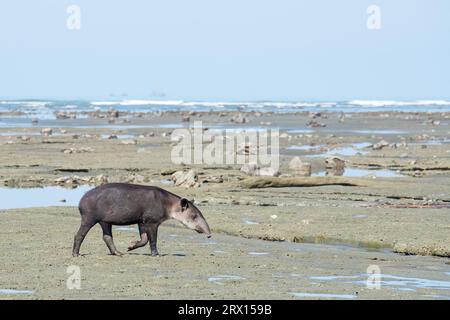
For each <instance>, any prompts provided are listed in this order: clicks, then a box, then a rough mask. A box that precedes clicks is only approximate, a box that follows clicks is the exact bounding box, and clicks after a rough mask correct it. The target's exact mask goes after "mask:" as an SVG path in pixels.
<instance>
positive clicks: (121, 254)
mask: <svg viewBox="0 0 450 320" xmlns="http://www.w3.org/2000/svg"><path fill="white" fill-rule="evenodd" d="M112 255H113V256H118V257H121V256H123V253H122V252H120V251H116V252H114V253H113V254H112Z"/></svg>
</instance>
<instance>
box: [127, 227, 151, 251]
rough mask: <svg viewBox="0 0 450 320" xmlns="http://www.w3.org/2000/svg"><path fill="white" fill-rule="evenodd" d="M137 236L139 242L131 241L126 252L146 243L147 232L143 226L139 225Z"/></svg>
mask: <svg viewBox="0 0 450 320" xmlns="http://www.w3.org/2000/svg"><path fill="white" fill-rule="evenodd" d="M138 226H139V234H140V235H141V240H137V241H133V242H132V243H131V245H130V246H129V247H128V251H131V250H134V249H137V248H140V247H143V246H145V245H146V244H147V242H148V237H147V232H146V231H145V228H144V226H143V225H142V224H141V223H139V225H138Z"/></svg>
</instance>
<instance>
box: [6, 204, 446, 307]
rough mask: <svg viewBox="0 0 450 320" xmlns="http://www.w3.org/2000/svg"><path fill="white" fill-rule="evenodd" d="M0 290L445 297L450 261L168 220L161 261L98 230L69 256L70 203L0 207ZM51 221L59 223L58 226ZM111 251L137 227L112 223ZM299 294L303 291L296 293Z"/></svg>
mask: <svg viewBox="0 0 450 320" xmlns="http://www.w3.org/2000/svg"><path fill="white" fill-rule="evenodd" d="M1 217H2V220H3V221H4V222H8V223H2V224H1V232H0V241H1V243H2V244H3V248H2V252H3V254H2V256H1V258H0V266H1V267H0V268H1V271H2V277H1V278H0V288H2V289H6V288H8V289H15V290H22V291H32V293H29V294H27V293H21V294H20V293H19V294H1V298H27V299H36V298H44V299H62V298H64V299H75V298H83V299H101V298H118V299H121V298H123V299H128V298H137V299H165V298H167V299H173V298H175V299H197V298H198V299H208V298H211V299H298V298H309V299H311V298H327V297H329V298H338V299H384V298H386V299H417V298H419V299H439V298H440V299H450V275H449V272H450V266H449V265H447V264H445V263H444V260H443V259H442V258H437V257H423V256H401V255H397V254H394V253H389V252H384V251H367V250H363V249H356V248H350V247H345V246H328V245H313V244H297V243H290V242H271V241H261V240H252V239H244V238H242V237H236V236H227V235H223V234H220V233H219V234H215V235H214V237H213V238H210V239H207V238H205V237H204V236H201V235H198V234H195V233H193V232H191V231H189V230H186V229H184V228H182V227H179V225H178V224H173V223H166V224H164V225H163V226H162V227H161V228H160V238H159V249H160V250H159V251H160V254H161V256H160V257H151V256H150V255H149V248H148V247H147V246H146V247H145V248H140V249H137V250H136V251H134V252H132V253H129V254H126V255H125V256H122V257H116V256H111V255H109V254H107V252H108V250H107V248H106V246H105V244H104V243H103V240H102V236H101V230H100V228H99V227H98V226H96V227H94V228H93V229H92V230H91V232H90V233H89V234H88V236H87V237H86V240H85V242H84V243H83V246H82V250H81V252H82V253H83V254H84V255H83V256H82V257H78V258H72V257H71V256H70V251H71V245H72V239H73V233H74V230H76V229H77V227H78V224H79V217H78V212H77V210H76V209H75V208H72V207H68V208H67V207H51V208H39V209H22V210H10V211H7V212H2V213H1ZM55 220H56V221H58V223H57V225H56V223H55ZM113 232H114V235H115V242H116V245H117V247H118V248H119V250H122V251H124V250H125V249H126V246H127V245H128V244H129V242H131V241H132V240H136V239H137V237H138V233H137V227H136V226H133V227H131V228H124V227H118V228H117V227H116V228H115V230H114V231H113ZM72 265H76V266H79V267H80V270H81V289H79V290H78V289H72V290H70V289H68V288H67V285H66V283H67V280H68V277H69V276H70V274H68V273H67V268H68V267H70V266H72ZM371 265H376V266H378V267H379V268H380V270H381V272H382V274H383V275H382V278H381V279H382V283H381V287H380V289H379V290H377V289H368V288H367V283H366V282H367V278H368V276H367V268H368V267H369V266H371ZM302 294H303V296H302Z"/></svg>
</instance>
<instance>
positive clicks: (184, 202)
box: [180, 198, 189, 211]
mask: <svg viewBox="0 0 450 320" xmlns="http://www.w3.org/2000/svg"><path fill="white" fill-rule="evenodd" d="M180 205H181V210H183V211H184V210H186V209H187V208H188V206H189V201H188V200H187V199H185V198H181V200H180Z"/></svg>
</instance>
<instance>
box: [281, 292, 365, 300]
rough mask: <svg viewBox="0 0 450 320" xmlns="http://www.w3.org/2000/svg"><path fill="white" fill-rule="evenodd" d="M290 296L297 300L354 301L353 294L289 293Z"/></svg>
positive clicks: (354, 296)
mask: <svg viewBox="0 0 450 320" xmlns="http://www.w3.org/2000/svg"><path fill="white" fill-rule="evenodd" d="M290 294H291V295H293V296H295V297H297V298H325V299H356V298H357V296H356V295H354V294H335V293H311V292H291V293H290Z"/></svg>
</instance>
